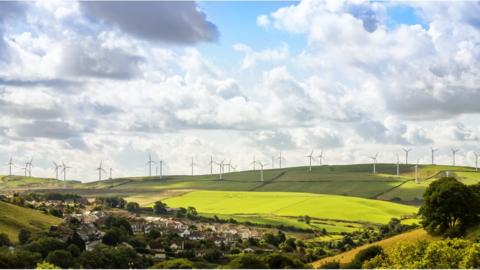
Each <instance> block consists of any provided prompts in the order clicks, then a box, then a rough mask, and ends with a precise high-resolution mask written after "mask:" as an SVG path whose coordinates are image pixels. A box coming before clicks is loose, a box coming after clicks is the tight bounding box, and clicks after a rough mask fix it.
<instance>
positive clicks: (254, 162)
mask: <svg viewBox="0 0 480 270" xmlns="http://www.w3.org/2000/svg"><path fill="white" fill-rule="evenodd" d="M250 164H252V165H253V170H254V171H255V164H257V162H256V161H255V156H253V161H252V162H251V163H250Z"/></svg>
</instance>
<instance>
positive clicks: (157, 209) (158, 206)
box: [153, 201, 167, 215]
mask: <svg viewBox="0 0 480 270" xmlns="http://www.w3.org/2000/svg"><path fill="white" fill-rule="evenodd" d="M153 213H154V214H157V215H161V214H167V205H166V204H164V203H163V202H161V201H157V202H155V204H154V205H153Z"/></svg>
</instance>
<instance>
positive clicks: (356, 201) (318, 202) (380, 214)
mask: <svg viewBox="0 0 480 270" xmlns="http://www.w3.org/2000/svg"><path fill="white" fill-rule="evenodd" d="M164 201H165V202H166V203H167V204H168V205H170V206H173V207H180V206H182V207H187V206H194V207H195V208H197V210H198V211H199V212H201V213H210V214H226V215H235V214H237V215H245V214H246V215H260V216H261V215H275V216H288V217H298V216H303V215H309V216H311V217H314V218H320V219H329V220H348V221H364V222H372V223H387V222H388V221H389V220H390V218H391V217H401V216H404V215H410V214H413V213H416V212H417V208H416V207H412V206H407V205H401V204H395V203H390V202H384V201H376V200H368V199H363V198H356V197H345V196H336V195H319V194H311V193H294V192H232V191H194V192H190V193H187V194H184V195H181V196H176V197H173V198H169V199H166V200H164ZM140 203H142V202H140Z"/></svg>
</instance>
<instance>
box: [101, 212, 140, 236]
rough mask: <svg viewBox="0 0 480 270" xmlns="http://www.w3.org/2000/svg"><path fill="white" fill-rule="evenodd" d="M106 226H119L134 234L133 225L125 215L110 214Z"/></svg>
mask: <svg viewBox="0 0 480 270" xmlns="http://www.w3.org/2000/svg"><path fill="white" fill-rule="evenodd" d="M105 226H106V227H108V228H114V227H115V228H119V229H123V230H125V231H126V232H127V233H128V234H129V235H132V234H133V230H132V226H131V225H130V222H128V219H126V218H123V217H114V216H110V217H108V218H107V219H106V220H105Z"/></svg>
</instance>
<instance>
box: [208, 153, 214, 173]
mask: <svg viewBox="0 0 480 270" xmlns="http://www.w3.org/2000/svg"><path fill="white" fill-rule="evenodd" d="M213 163H214V162H213V156H210V163H208V164H209V165H210V174H213Z"/></svg>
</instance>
